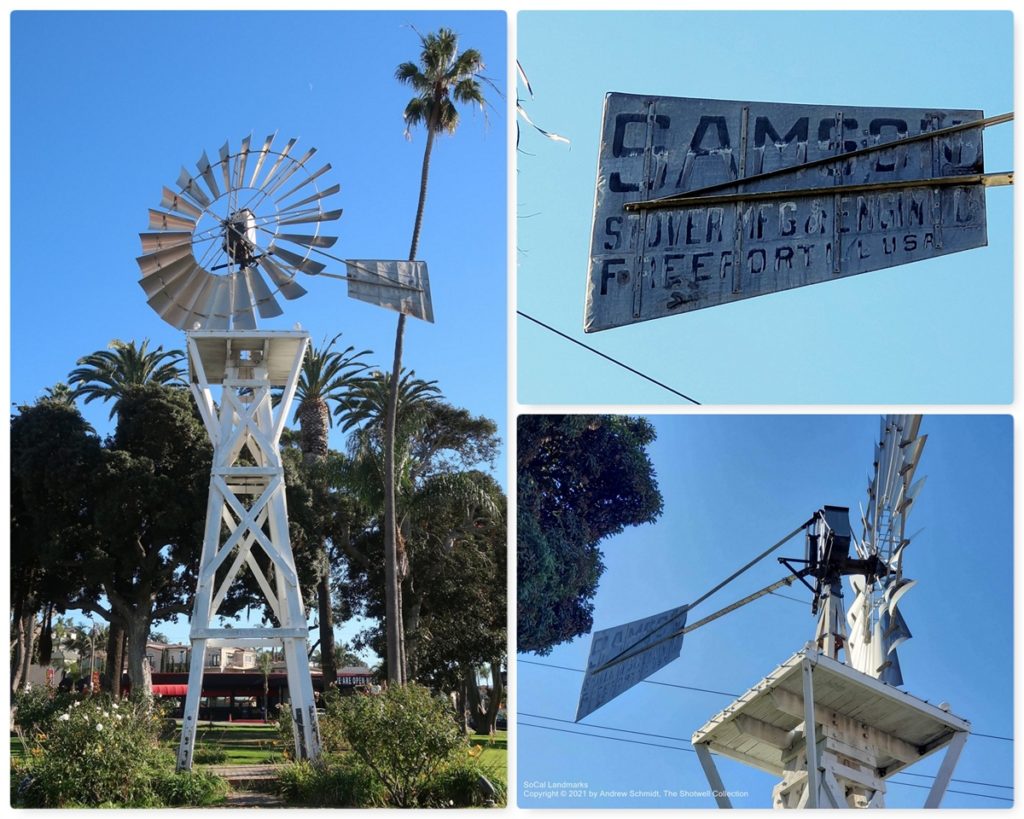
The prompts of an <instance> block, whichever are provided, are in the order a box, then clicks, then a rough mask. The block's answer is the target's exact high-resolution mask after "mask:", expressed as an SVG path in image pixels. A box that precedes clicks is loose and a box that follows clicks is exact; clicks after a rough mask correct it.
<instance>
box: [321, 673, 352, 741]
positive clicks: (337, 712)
mask: <svg viewBox="0 0 1024 819" xmlns="http://www.w3.org/2000/svg"><path fill="white" fill-rule="evenodd" d="M344 699H345V698H344V697H342V695H341V692H340V691H338V689H337V688H330V689H328V690H327V691H325V692H324V695H323V698H322V699H321V702H320V705H321V707H322V708H323V710H322V711H321V712H320V747H321V749H322V750H323V752H324V753H325V754H341V753H345V752H346V751H349V750H351V746H350V745H349V744H348V741H347V740H346V739H345V730H344V717H343V715H342V709H343V705H342V702H343V701H344Z"/></svg>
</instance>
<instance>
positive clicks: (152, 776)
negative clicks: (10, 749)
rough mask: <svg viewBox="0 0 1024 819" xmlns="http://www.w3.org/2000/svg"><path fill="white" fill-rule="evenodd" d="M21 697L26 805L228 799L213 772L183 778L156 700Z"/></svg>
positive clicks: (18, 791)
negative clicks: (165, 739) (164, 741)
mask: <svg viewBox="0 0 1024 819" xmlns="http://www.w3.org/2000/svg"><path fill="white" fill-rule="evenodd" d="M48 697H51V694H50V692H43V693H39V692H29V693H26V694H25V695H22V696H20V697H19V698H18V699H17V700H16V702H15V704H16V705H17V706H18V723H19V726H20V727H21V729H22V732H23V735H24V737H25V739H26V743H27V753H26V754H25V756H24V757H23V758H22V759H20V760H18V761H17V762H16V763H15V764H14V765H13V766H12V772H11V776H12V781H14V782H15V783H17V784H16V786H15V789H14V799H13V801H14V804H15V805H16V806H18V807H37V808H63V807H159V806H161V805H165V804H174V805H186V804H187V805H193V804H194V805H205V804H210V803H211V802H212V801H215V800H217V799H219V798H220V797H222V796H223V795H224V793H225V792H226V788H225V787H224V786H223V784H218V780H216V778H215V777H211V776H209V775H205V776H195V777H188V778H187V779H188V780H189V781H186V779H179V778H175V776H174V774H172V773H171V772H172V771H173V769H174V757H173V755H172V754H171V753H170V752H169V751H167V750H166V749H164V748H161V746H160V742H159V739H158V737H159V733H160V728H161V723H162V722H163V715H162V713H161V712H160V709H158V708H152V707H150V706H149V704H148V703H131V702H126V701H121V702H112V701H111V700H110V699H108V698H106V697H87V698H84V699H82V698H77V697H72V696H68V695H65V696H59V695H58V696H52V698H51V699H50V701H49V702H47V701H46V699H47V698H48Z"/></svg>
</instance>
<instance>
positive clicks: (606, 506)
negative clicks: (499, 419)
mask: <svg viewBox="0 0 1024 819" xmlns="http://www.w3.org/2000/svg"><path fill="white" fill-rule="evenodd" d="M654 437H655V432H654V428H653V427H652V426H651V425H650V423H648V422H647V421H646V420H644V419H642V418H632V417H628V416H607V415H606V416H602V415H522V416H520V417H519V429H518V446H519V457H518V469H519V472H518V511H517V524H518V543H517V551H518V555H517V557H518V571H519V650H520V651H533V652H536V653H538V654H547V653H548V652H550V651H551V649H552V647H553V646H555V645H557V644H558V643H563V642H566V641H568V640H571V639H573V638H574V637H576V636H577V635H579V634H584V633H586V632H588V631H590V628H591V626H592V624H593V620H592V617H591V613H592V611H593V605H592V603H591V601H592V599H593V597H594V594H595V593H596V591H597V584H598V581H599V579H600V577H601V573H602V572H603V571H604V565H603V563H602V561H601V550H600V549H599V548H598V547H599V544H600V542H601V541H602V540H604V539H605V538H607V537H610V536H612V535H616V534H618V533H619V532H621V531H622V530H623V529H624V528H625V527H627V526H637V525H639V524H642V523H651V522H653V521H654V520H655V519H657V517H658V516H659V515H660V514H661V510H662V497H661V493H660V492H659V490H658V484H657V480H656V478H655V475H654V468H653V466H652V464H651V461H650V458H649V457H648V454H647V451H646V448H645V447H646V446H647V445H648V444H650V443H651V442H652V441H653V440H654Z"/></svg>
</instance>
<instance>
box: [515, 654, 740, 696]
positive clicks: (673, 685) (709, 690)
mask: <svg viewBox="0 0 1024 819" xmlns="http://www.w3.org/2000/svg"><path fill="white" fill-rule="evenodd" d="M518 662H520V663H525V664H526V665H539V666H540V667H541V668H557V669H560V670H562V671H576V672H577V673H580V674H584V673H586V672H585V669H582V668H570V667H569V666H567V665H552V664H551V663H538V662H536V661H535V660H518ZM640 682H642V683H646V684H647V685H663V686H666V687H667V688H684V689H686V690H687V691H700V692H702V693H704V694H721V695H722V696H723V697H738V696H739V694H734V693H733V692H731V691H715V690H714V689H712V688H697V687H696V686H693V685H680V684H679V683H667V682H658V681H656V680H640Z"/></svg>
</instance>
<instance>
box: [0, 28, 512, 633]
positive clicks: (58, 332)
mask: <svg viewBox="0 0 1024 819" xmlns="http://www.w3.org/2000/svg"><path fill="white" fill-rule="evenodd" d="M441 26H447V27H449V28H452V29H454V30H455V31H456V32H457V33H458V34H459V35H460V40H459V44H460V48H462V49H464V48H467V47H473V48H476V49H478V50H479V51H481V52H482V54H483V57H484V61H485V63H486V65H487V70H486V72H485V73H486V75H487V76H488V77H490V78H491V79H493V80H494V82H495V84H496V85H497V87H498V89H500V91H501V92H502V93H505V92H506V85H507V83H506V72H507V53H506V15H505V14H504V13H501V12H476V13H469V12H434V11H426V12H388V13H384V12H360V13H354V12H346V13H337V12H336V13H264V12H259V13H200V12H187V13H66V12H61V13H28V12H16V13H14V15H13V16H12V18H11V33H12V54H11V65H12V71H11V83H12V85H11V138H12V142H11V150H12V162H11V381H10V395H11V401H12V402H15V403H29V402H31V401H33V400H35V399H36V398H37V397H38V396H39V395H40V394H41V393H42V392H43V390H44V389H45V388H46V387H48V386H50V385H53V384H54V383H55V382H57V381H60V380H62V379H66V377H67V374H68V372H69V371H70V370H71V369H73V368H74V366H75V361H76V359H77V358H78V357H79V356H82V355H85V354H88V353H90V352H93V351H95V350H99V349H103V348H105V347H106V346H107V344H108V343H109V342H110V340H111V339H114V338H120V339H124V340H128V339H136V340H138V341H140V342H141V340H142V339H144V338H149V339H152V341H153V343H154V345H155V344H163V345H164V347H165V348H171V347H175V348H181V347H183V345H184V336H183V334H182V333H181V332H180V331H178V330H176V329H174V328H173V327H171V326H170V325H168V324H166V323H164V322H163V321H162V320H161V319H160V318H159V316H157V314H156V313H155V312H153V311H152V310H151V309H150V307H149V306H148V305H147V304H146V299H145V294H144V293H143V291H142V289H141V288H140V287H139V285H138V284H137V281H138V278H139V270H138V266H137V264H136V262H135V257H136V256H138V255H140V254H141V247H140V243H139V236H138V234H139V232H140V231H145V230H147V209H148V208H150V207H159V203H160V191H161V188H162V187H163V186H164V185H166V186H168V187H172V188H173V187H174V185H175V180H176V179H177V177H178V173H179V169H180V168H181V167H182V166H185V167H188V168H190V169H192V168H194V166H195V162H196V160H197V159H198V158H199V156H200V154H201V153H202V152H203V151H204V150H205V151H207V152H208V153H209V154H210V155H211V156H214V155H215V153H216V151H217V150H219V148H220V146H221V145H222V144H223V143H224V141H225V139H227V140H228V141H229V142H230V144H231V145H232V146H233V147H235V148H237V146H238V145H239V144H240V142H241V140H242V138H243V137H245V136H246V135H248V134H250V133H251V134H253V139H254V142H258V143H259V144H262V140H263V138H264V137H265V136H266V135H267V134H270V133H273V132H274V131H278V132H279V136H278V141H277V143H275V144H276V145H278V146H280V145H283V143H284V141H285V140H286V139H288V138H289V137H293V136H294V137H298V138H299V140H300V141H299V143H298V146H297V147H301V148H303V149H305V148H308V147H311V146H315V147H316V148H317V149H318V154H317V156H318V157H319V158H321V159H322V161H325V162H330V163H331V164H332V165H333V170H332V171H330V172H329V174H328V177H327V178H328V179H329V180H330V182H328V183H327V184H331V183H334V182H337V183H339V184H340V185H341V194H340V196H338V197H335V199H336V200H337V202H338V205H337V206H340V207H343V208H344V214H343V216H342V217H341V219H340V220H339V221H338V222H334V223H329V227H330V229H328V230H324V232H325V233H328V234H331V235H337V236H339V237H340V238H339V240H338V243H337V244H336V245H335V246H334V249H333V250H332V253H334V254H335V255H338V256H340V257H342V258H353V259H371V258H380V259H404V258H407V254H408V252H409V240H410V237H411V234H412V227H413V218H414V216H415V210H416V203H417V197H418V195H419V184H420V167H421V161H422V157H423V146H424V141H425V136H424V133H423V132H422V130H420V131H415V132H413V135H412V139H411V141H407V140H406V139H405V137H404V128H405V126H404V122H403V120H402V111H403V109H404V107H405V104H406V102H407V101H408V99H409V98H410V97H411V96H412V91H411V90H410V89H408V88H406V87H405V86H402V85H400V84H399V83H398V82H397V81H396V80H395V79H394V71H395V67H396V66H397V65H398V64H399V63H400V62H403V61H406V60H416V59H418V56H419V50H420V41H419V39H418V37H417V35H416V31H414V29H413V28H412V27H415V29H416V30H418V31H420V32H423V33H427V32H429V31H434V30H436V29H437V28H439V27H441ZM485 90H486V91H487V96H488V97H489V99H490V101H491V103H492V106H491V107H489V108H487V110H486V112H485V113H482V112H480V111H479V110H477V111H475V112H474V111H471V110H464V111H463V120H462V124H461V126H460V129H459V132H458V133H457V134H456V135H455V136H454V137H449V136H444V137H440V138H438V139H437V140H436V142H435V147H434V151H433V154H432V161H431V174H430V188H429V193H428V198H427V206H426V214H425V217H424V224H423V232H422V238H421V241H420V246H419V257H420V258H421V259H424V260H426V261H427V263H428V265H429V269H430V281H431V286H432V291H433V304H434V313H435V317H436V322H437V323H436V324H433V325H430V324H426V323H424V322H421V321H419V320H417V319H410V320H409V321H408V322H407V329H406V340H405V357H404V364H405V366H406V367H407V368H410V369H414V370H415V371H416V373H417V375H418V376H420V377H422V378H425V379H436V380H437V381H438V384H439V386H440V388H441V389H442V390H443V392H444V394H445V396H446V397H447V399H448V400H449V401H450V402H452V403H453V404H455V405H457V406H464V407H466V408H468V409H470V410H471V411H472V412H474V413H476V414H479V415H485V416H488V417H490V418H493V419H495V420H496V421H497V422H498V424H499V425H500V428H501V435H502V437H503V438H504V437H505V433H506V430H505V414H506V392H507V390H506V365H505V361H506V347H507V345H506V331H505V326H506V322H505V316H506V281H507V278H506V267H507V243H506V242H507V240H506V226H507V205H506V189H507V185H506V179H507V177H506V167H507V163H506V157H507V139H506V132H507V119H506V107H505V106H506V100H505V99H503V98H501V97H499V96H498V94H497V93H495V91H494V90H492V89H490V88H486V89H485ZM316 167H319V165H317V166H316ZM338 267H340V265H338ZM329 270H330V268H329ZM333 272H339V273H344V270H341V269H338V270H334V271H333ZM303 284H304V286H305V287H306V289H307V290H308V291H309V295H307V296H305V297H304V298H301V299H299V300H297V301H293V302H284V308H285V312H284V315H283V316H281V317H279V318H278V319H273V320H270V321H263V322H261V325H260V326H261V327H264V328H268V329H290V328H291V327H292V325H293V324H294V323H295V322H301V323H302V326H303V327H304V328H306V329H307V330H309V332H310V334H311V336H312V339H313V340H314V342H320V341H321V340H322V339H324V338H325V337H330V336H333V335H334V334H335V333H337V332H338V331H341V332H342V333H343V335H342V337H341V344H342V345H349V344H351V345H354V346H355V347H356V348H357V349H370V350H373V351H374V355H373V356H372V358H371V360H372V361H374V362H376V363H377V364H378V366H381V367H382V368H384V369H389V368H390V366H391V360H392V354H393V346H394V332H395V322H396V318H397V314H396V313H392V312H390V311H386V310H382V309H380V308H377V307H374V306H371V305H368V304H365V303H363V302H359V301H355V300H352V299H349V298H348V297H347V296H346V285H345V283H344V282H340V281H335V280H329V279H320V280H315V281H314V280H312V279H308V281H304V282H303ZM83 409H84V412H85V415H86V418H87V419H88V420H89V421H90V422H91V423H92V424H93V425H94V426H95V428H96V429H97V431H98V432H100V433H101V434H105V433H107V432H109V431H111V426H110V424H109V423H108V422H107V413H108V412H109V407H108V406H103V405H100V404H99V403H98V402H94V403H92V404H90V405H89V406H88V407H84V408H83ZM342 444H343V442H342V439H341V437H340V436H339V435H337V434H335V435H334V436H333V437H332V445H333V446H335V447H337V448H340V447H341V446H342ZM495 476H496V477H497V479H498V480H499V481H501V482H502V483H504V480H505V461H504V458H502V459H501V460H500V461H499V462H498V463H497V465H496V471H495ZM165 630H167V629H165ZM168 631H169V630H168ZM184 634H185V632H184V631H183V630H182V629H178V631H177V632H175V636H184Z"/></svg>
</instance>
